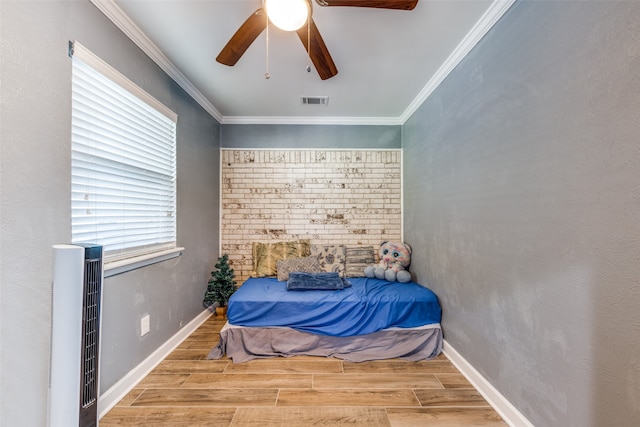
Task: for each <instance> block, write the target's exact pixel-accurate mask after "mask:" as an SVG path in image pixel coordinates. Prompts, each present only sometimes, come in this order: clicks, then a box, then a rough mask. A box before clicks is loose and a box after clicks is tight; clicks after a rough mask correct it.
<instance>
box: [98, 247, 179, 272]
mask: <svg viewBox="0 0 640 427" xmlns="http://www.w3.org/2000/svg"><path fill="white" fill-rule="evenodd" d="M182 251H184V248H173V249H167V250H165V251H161V252H155V253H152V254H147V255H141V256H137V257H134V258H128V259H122V260H119V261H114V262H108V263H105V264H104V277H111V276H115V275H116V274H122V273H126V272H127V271H131V270H135V269H138V268H142V267H146V266H147V265H151V264H156V263H158V262H162V261H166V260H168V259H171V258H176V257H179V256H180V255H182Z"/></svg>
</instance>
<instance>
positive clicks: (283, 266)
mask: <svg viewBox="0 0 640 427" xmlns="http://www.w3.org/2000/svg"><path fill="white" fill-rule="evenodd" d="M276 266H277V268H278V280H279V281H281V282H284V281H286V280H289V273H293V272H302V273H322V272H323V270H322V268H321V267H320V263H319V262H318V258H317V257H314V256H309V257H304V258H290V259H283V260H280V261H278V262H277V263H276Z"/></svg>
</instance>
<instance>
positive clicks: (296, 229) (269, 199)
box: [221, 150, 402, 283]
mask: <svg viewBox="0 0 640 427" xmlns="http://www.w3.org/2000/svg"><path fill="white" fill-rule="evenodd" d="M401 159H402V154H401V152H400V150H387V151H380V150H376V151H373V150H222V154H221V161H222V236H221V241H222V252H226V253H228V254H229V259H230V260H231V261H232V263H233V268H234V270H235V272H236V277H237V278H238V282H239V283H242V281H243V280H245V279H246V278H247V277H248V273H249V271H251V265H252V264H251V244H252V243H253V242H263V241H282V240H294V239H310V240H311V242H312V243H317V244H323V243H344V244H350V245H368V246H375V247H377V246H378V244H379V243H380V242H381V241H382V240H387V239H388V240H398V239H400V237H401V230H400V228H401V189H400V178H401Z"/></svg>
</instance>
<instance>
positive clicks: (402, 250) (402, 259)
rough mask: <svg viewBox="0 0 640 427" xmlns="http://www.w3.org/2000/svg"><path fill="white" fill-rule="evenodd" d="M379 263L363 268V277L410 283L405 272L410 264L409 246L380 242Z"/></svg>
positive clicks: (409, 274) (408, 274) (409, 277)
mask: <svg viewBox="0 0 640 427" xmlns="http://www.w3.org/2000/svg"><path fill="white" fill-rule="evenodd" d="M378 254H379V255H380V262H379V263H378V264H376V265H370V266H368V267H365V269H364V275H365V276H367V277H369V278H374V277H375V278H377V279H385V280H387V281H389V282H396V281H398V282H401V283H406V282H410V281H411V273H409V272H408V271H407V268H409V265H410V264H411V246H409V244H407V243H399V242H382V243H380V249H379V250H378Z"/></svg>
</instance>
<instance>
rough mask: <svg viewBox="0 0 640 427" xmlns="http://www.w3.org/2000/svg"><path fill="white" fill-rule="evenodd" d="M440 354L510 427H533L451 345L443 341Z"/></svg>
mask: <svg viewBox="0 0 640 427" xmlns="http://www.w3.org/2000/svg"><path fill="white" fill-rule="evenodd" d="M442 352H443V353H444V355H445V356H447V359H449V360H450V361H451V363H452V364H453V365H454V366H455V367H456V368H458V370H459V371H460V372H461V373H462V375H464V376H465V377H466V378H467V380H469V382H470V383H471V385H473V386H474V387H475V388H476V389H477V390H478V391H479V392H480V394H481V395H482V397H484V398H485V399H486V400H487V402H489V404H490V405H491V406H492V407H493V409H495V410H496V412H498V414H500V416H501V417H502V419H503V420H504V421H505V422H506V423H507V424H509V425H510V426H512V427H534V426H533V424H532V423H531V422H530V421H529V420H527V419H526V418H525V416H524V415H522V414H521V413H520V411H518V410H517V409H516V407H515V406H513V405H512V404H511V402H509V401H508V400H507V399H506V398H505V397H504V396H503V395H502V394H501V393H500V392H499V391H498V390H497V389H496V388H495V387H494V386H493V385H491V383H490V382H489V381H487V380H486V379H485V378H484V377H483V376H482V375H481V374H480V372H478V371H477V370H476V369H475V368H474V367H473V366H471V364H470V363H469V362H467V360H466V359H465V358H464V357H462V355H461V354H460V353H458V352H457V351H456V349H454V348H453V347H451V344H449V343H448V342H447V341H446V340H445V341H444V345H443V349H442Z"/></svg>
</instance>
